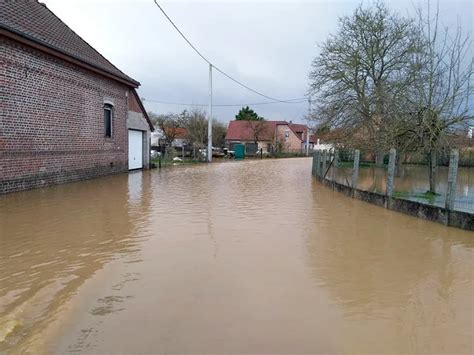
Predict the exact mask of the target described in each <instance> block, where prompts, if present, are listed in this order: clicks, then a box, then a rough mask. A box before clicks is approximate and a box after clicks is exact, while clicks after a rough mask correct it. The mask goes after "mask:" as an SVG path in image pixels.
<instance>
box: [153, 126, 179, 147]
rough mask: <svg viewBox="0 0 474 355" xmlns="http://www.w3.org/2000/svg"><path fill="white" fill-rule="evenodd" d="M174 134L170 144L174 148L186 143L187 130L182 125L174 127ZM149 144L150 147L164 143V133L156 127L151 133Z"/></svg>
mask: <svg viewBox="0 0 474 355" xmlns="http://www.w3.org/2000/svg"><path fill="white" fill-rule="evenodd" d="M173 135H174V136H175V137H174V139H173V142H171V146H172V147H175V148H182V147H185V146H186V145H188V130H187V129H186V128H184V127H178V128H176V131H175V132H174V133H173ZM151 145H152V147H158V146H160V145H165V134H164V132H163V131H162V130H161V129H156V130H155V132H153V133H152V134H151Z"/></svg>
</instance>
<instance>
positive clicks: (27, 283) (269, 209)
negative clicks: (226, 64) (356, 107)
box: [0, 158, 474, 354]
mask: <svg viewBox="0 0 474 355" xmlns="http://www.w3.org/2000/svg"><path fill="white" fill-rule="evenodd" d="M473 249H474V235H473V233H472V232H467V231H462V230H458V229H454V228H448V227H445V226H442V225H438V224H435V223H431V222H427V221H424V220H421V219H417V218H414V217H410V216H406V215H403V214H399V213H396V212H392V211H389V210H386V209H383V208H379V207H377V206H374V205H370V204H367V203H364V202H362V201H358V200H353V199H350V198H347V197H346V196H343V195H342V194H339V193H337V192H335V191H332V190H330V189H328V188H326V187H323V186H321V185H320V184H319V183H318V182H316V181H315V180H314V179H313V178H312V176H311V159H306V158H302V159H281V160H265V161H244V162H235V163H222V164H218V163H217V164H211V165H210V166H208V165H198V166H192V167H180V168H168V169H164V170H162V171H156V170H155V171H144V172H138V173H133V174H129V175H127V174H123V175H117V176H112V177H106V178H100V179H95V180H90V181H85V182H79V183H72V184H66V185H61V186H54V187H50V188H46V189H40V190H34V191H28V192H21V193H15V194H10V195H5V196H0V353H2V352H6V353H24V352H31V353H35V354H38V353H55V354H64V353H85V354H103V353H108V354H117V353H127V354H128V353H130V354H131V353H136V354H151V353H160V354H164V353H215V354H223V353H281V354H290V353H293V354H294V353H312V354H315V353H318V354H320V353H324V354H353V353H354V354H356V353H373V354H381V353H386V354H400V353H426V354H434V353H437V354H471V353H472V351H473V340H472V334H473V330H474V329H473V316H474V308H473V294H474V293H473V291H474V289H473V271H472V270H473V266H474V265H473Z"/></svg>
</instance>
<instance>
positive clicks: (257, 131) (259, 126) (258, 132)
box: [247, 119, 271, 144]
mask: <svg viewBox="0 0 474 355" xmlns="http://www.w3.org/2000/svg"><path fill="white" fill-rule="evenodd" d="M247 127H248V128H249V130H250V132H251V134H252V139H253V141H254V143H255V144H258V142H259V141H260V140H262V139H268V136H269V134H270V133H271V132H269V126H268V122H267V121H265V120H263V119H261V120H259V121H247Z"/></svg>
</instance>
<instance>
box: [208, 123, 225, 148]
mask: <svg viewBox="0 0 474 355" xmlns="http://www.w3.org/2000/svg"><path fill="white" fill-rule="evenodd" d="M226 134H227V126H226V125H225V124H224V123H222V122H219V121H217V120H212V144H213V145H214V146H216V147H223V146H224V145H225V136H226Z"/></svg>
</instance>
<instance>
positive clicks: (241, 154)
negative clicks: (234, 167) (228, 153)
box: [234, 144, 245, 159]
mask: <svg viewBox="0 0 474 355" xmlns="http://www.w3.org/2000/svg"><path fill="white" fill-rule="evenodd" d="M234 152H235V159H244V158H245V145H243V144H236V145H234Z"/></svg>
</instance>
